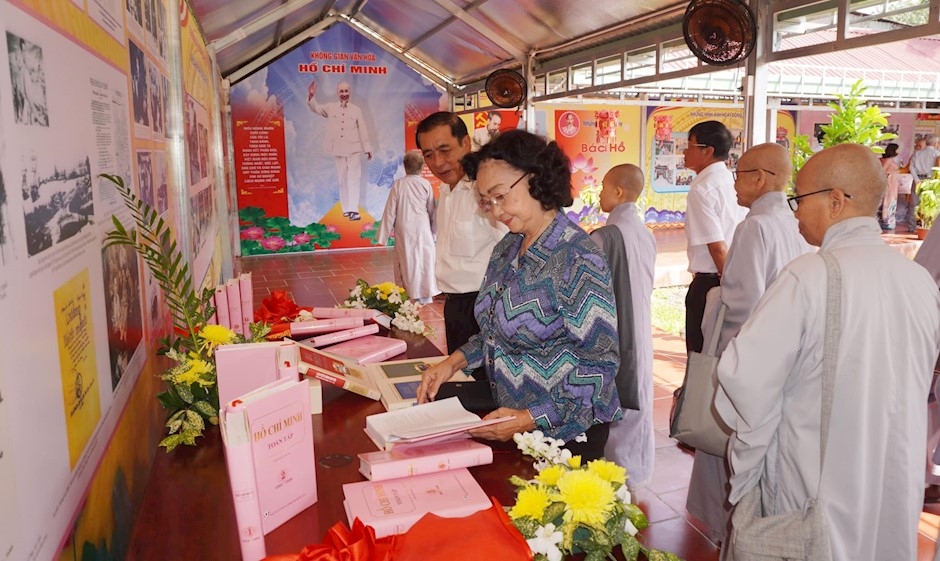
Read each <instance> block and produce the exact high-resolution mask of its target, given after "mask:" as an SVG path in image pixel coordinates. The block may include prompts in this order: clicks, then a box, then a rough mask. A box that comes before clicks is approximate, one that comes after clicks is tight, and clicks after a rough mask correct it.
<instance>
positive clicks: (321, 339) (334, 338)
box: [302, 323, 379, 347]
mask: <svg viewBox="0 0 940 561" xmlns="http://www.w3.org/2000/svg"><path fill="white" fill-rule="evenodd" d="M378 332H379V326H378V325H376V324H374V323H370V324H369V325H363V326H362V327H353V328H352V329H344V330H342V331H334V332H332V333H324V334H323V335H314V336H313V337H310V338H308V339H304V340H303V341H302V343H306V344H308V345H310V346H312V347H322V346H324V345H332V344H333V343H341V342H343V341H349V340H350V339H355V338H357V337H362V336H363V335H373V334H375V333H378Z"/></svg>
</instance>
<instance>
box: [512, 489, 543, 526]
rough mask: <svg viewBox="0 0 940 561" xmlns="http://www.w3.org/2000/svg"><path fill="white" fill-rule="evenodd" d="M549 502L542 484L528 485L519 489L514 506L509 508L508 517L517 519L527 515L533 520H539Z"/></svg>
mask: <svg viewBox="0 0 940 561" xmlns="http://www.w3.org/2000/svg"><path fill="white" fill-rule="evenodd" d="M550 504H552V500H551V498H550V497H549V492H548V489H546V488H545V487H543V486H542V485H528V486H526V487H523V488H522V489H520V490H519V494H518V495H517V496H516V504H515V506H513V507H512V508H511V509H509V517H510V518H512V519H513V520H517V519H519V518H524V517H526V516H528V517H529V518H532V519H533V520H541V519H542V515H543V514H544V513H545V509H546V508H548V505H550Z"/></svg>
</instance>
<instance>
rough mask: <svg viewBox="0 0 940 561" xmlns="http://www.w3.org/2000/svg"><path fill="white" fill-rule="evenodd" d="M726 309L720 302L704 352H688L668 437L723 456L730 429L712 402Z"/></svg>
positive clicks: (673, 403) (675, 396)
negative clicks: (719, 340) (719, 338)
mask: <svg viewBox="0 0 940 561" xmlns="http://www.w3.org/2000/svg"><path fill="white" fill-rule="evenodd" d="M726 309H727V306H726V305H724V304H721V307H720V308H719V310H718V315H717V317H716V320H715V328H714V329H712V331H711V336H710V337H709V338H708V341H706V342H705V350H704V352H701V353H697V352H692V353H689V358H688V360H687V361H686V365H685V379H684V380H683V381H682V386H681V387H679V388H678V389H677V390H676V391H675V393H674V394H673V402H672V411H671V412H670V414H669V436H671V437H672V438H675V439H676V440H678V441H679V442H681V443H683V444H685V445H686V446H691V447H692V448H695V449H696V450H701V451H702V452H705V453H707V454H712V455H713V456H724V455H725V449H726V448H727V447H728V437H729V436H730V435H731V429H730V428H728V425H726V424H725V422H724V421H722V420H721V416H719V415H718V411H717V410H716V409H715V405H714V402H715V391H716V390H717V389H718V376H717V373H716V369H717V368H718V357H717V356H716V354H717V350H718V336H719V334H720V333H721V325H722V323H724V319H725V310H726Z"/></svg>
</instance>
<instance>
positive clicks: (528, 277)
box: [460, 212, 622, 442]
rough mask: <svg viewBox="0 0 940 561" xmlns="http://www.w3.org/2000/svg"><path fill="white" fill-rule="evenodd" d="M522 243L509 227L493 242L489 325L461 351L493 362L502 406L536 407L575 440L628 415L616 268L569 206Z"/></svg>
mask: <svg viewBox="0 0 940 561" xmlns="http://www.w3.org/2000/svg"><path fill="white" fill-rule="evenodd" d="M521 247H522V234H514V233H509V234H507V235H506V236H505V237H504V238H503V239H502V240H501V241H500V242H499V243H498V244H497V245H496V247H495V248H494V249H493V254H492V256H491V257H490V261H489V265H488V266H487V270H486V276H485V277H484V279H483V285H482V287H481V288H480V294H479V296H478V297H477V300H476V304H475V307H474V313H475V315H476V318H477V321H478V322H479V324H480V333H479V334H477V335H475V336H473V337H472V338H471V339H470V341H468V342H467V343H466V344H465V345H464V346H463V347H461V348H460V350H461V352H463V354H464V356H466V358H467V362H468V363H469V364H468V367H467V368H468V369H472V368H477V367H479V366H480V365H481V364H482V365H484V366H485V367H486V371H487V374H488V375H489V378H490V385H491V389H492V390H493V394H494V396H495V399H496V402H497V403H498V404H499V405H500V406H503V407H510V408H513V409H528V410H529V412H530V413H531V414H532V417H533V418H535V422H536V425H537V426H538V428H539V429H540V430H541V431H542V432H544V433H545V434H546V435H548V436H551V437H553V438H559V439H561V440H564V441H566V442H567V441H569V440H572V439H574V438H575V437H576V436H578V435H579V434H581V433H582V432H584V431H585V430H587V429H588V428H589V427H590V426H591V425H593V424H596V423H605V422H609V421H613V420H617V419H619V418H620V417H621V415H622V412H621V410H620V405H619V403H620V400H619V398H618V396H617V388H616V385H615V383H614V377H615V375H616V372H617V366H618V363H619V345H618V339H617V316H616V307H615V305H614V295H613V289H612V288H611V277H610V271H609V269H608V267H607V261H606V259H605V257H604V255H603V254H602V253H601V251H600V249H598V247H597V245H596V244H595V243H594V242H593V241H592V240H591V239H590V238H589V237H588V235H587V234H586V233H585V232H584V231H583V230H581V228H579V227H578V226H577V225H575V224H574V223H572V222H571V220H569V219H568V217H567V216H565V215H564V214H563V213H561V212H559V213H558V214H557V215H556V216H555V219H554V220H553V221H552V223H551V224H550V225H549V227H548V228H546V229H545V231H544V232H543V233H542V235H541V236H539V239H538V240H536V241H535V243H533V244H532V246H531V247H529V249H528V251H526V253H525V255H524V256H522V257H521V258H520V257H519V250H520V248H521Z"/></svg>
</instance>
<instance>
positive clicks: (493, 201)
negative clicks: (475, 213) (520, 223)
mask: <svg viewBox="0 0 940 561" xmlns="http://www.w3.org/2000/svg"><path fill="white" fill-rule="evenodd" d="M527 175H529V174H528V173H524V174H522V176H521V177H520V178H519V179H517V180H515V181H513V182H512V185H510V186H509V187H507V188H506V189H505V190H504V191H503V192H502V193H500V194H498V195H493V194H492V193H490V195H491V196H489V197H478V198H477V204H478V205H480V210H482V211H483V212H489V211H491V210H493V207H496V206H500V205H502V204H503V198H504V197H505V196H506V195H508V194H509V192H510V191H512V188H513V187H515V186H516V185H518V184H519V182H520V181H522V180H523V179H524V178H525V176H527Z"/></svg>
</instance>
